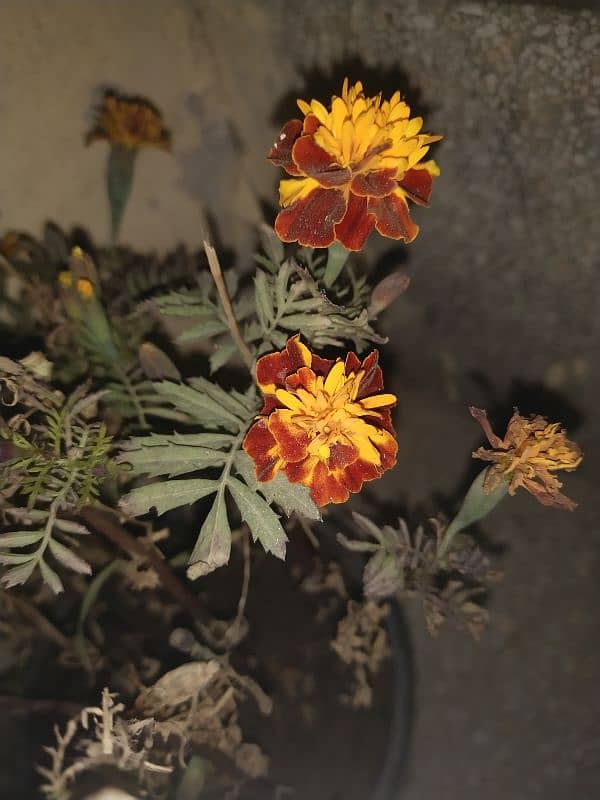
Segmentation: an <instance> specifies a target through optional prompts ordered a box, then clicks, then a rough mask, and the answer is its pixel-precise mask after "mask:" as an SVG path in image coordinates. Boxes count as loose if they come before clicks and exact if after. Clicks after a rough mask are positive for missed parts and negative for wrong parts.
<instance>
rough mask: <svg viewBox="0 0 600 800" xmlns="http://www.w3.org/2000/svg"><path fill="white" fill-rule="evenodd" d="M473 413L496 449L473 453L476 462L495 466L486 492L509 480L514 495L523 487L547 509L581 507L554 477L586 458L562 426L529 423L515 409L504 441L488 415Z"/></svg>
mask: <svg viewBox="0 0 600 800" xmlns="http://www.w3.org/2000/svg"><path fill="white" fill-rule="evenodd" d="M469 410H470V411H471V414H472V416H473V417H474V418H475V419H476V420H477V422H479V424H480V425H481V427H482V428H483V431H484V433H485V435H486V436H487V439H488V441H489V443H490V444H491V445H492V447H493V448H494V449H493V450H486V449H485V448H484V447H480V448H479V449H478V450H476V451H475V452H474V453H473V457H474V458H481V459H482V460H483V461H492V462H493V466H492V467H490V469H489V470H488V473H487V476H486V479H485V483H484V489H485V491H488V492H492V491H494V489H495V488H497V487H498V486H499V485H500V484H501V482H502V481H503V480H507V481H509V482H510V483H509V488H508V491H509V493H510V494H514V493H515V491H516V490H517V488H518V487H519V486H522V487H523V488H524V489H527V491H528V492H531V494H532V495H533V496H534V497H535V498H536V500H539V502H540V503H541V504H542V505H544V506H558V507H560V508H567V509H569V511H572V510H573V509H574V508H575V507H576V506H577V503H575V502H574V501H573V500H570V499H569V498H568V497H565V495H564V494H562V493H561V492H560V491H559V489H560V488H561V487H562V483H561V482H560V481H559V480H558V478H556V476H555V475H554V474H553V473H554V472H556V471H557V470H561V469H564V470H567V471H568V472H571V471H572V470H574V469H576V468H577V467H578V466H579V464H580V463H581V460H582V458H583V456H582V454H581V450H580V449H579V447H578V446H577V445H576V444H575V443H574V442H571V441H570V440H569V439H567V436H566V433H565V431H564V430H563V429H562V427H561V425H560V423H558V422H553V423H549V422H548V421H547V420H546V419H544V417H540V416H534V417H531V419H527V418H526V417H522V416H521V415H520V414H519V412H518V410H516V409H515V413H514V414H513V416H512V417H511V419H510V421H509V423H508V427H507V429H506V435H505V437H504V439H500V437H499V436H496V434H495V433H494V432H493V431H492V429H491V427H490V423H489V422H488V418H487V414H486V412H485V411H483V410H482V409H480V408H471V409H469Z"/></svg>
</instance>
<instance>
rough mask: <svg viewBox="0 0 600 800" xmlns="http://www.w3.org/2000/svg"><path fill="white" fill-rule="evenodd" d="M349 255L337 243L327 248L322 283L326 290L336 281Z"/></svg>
mask: <svg viewBox="0 0 600 800" xmlns="http://www.w3.org/2000/svg"><path fill="white" fill-rule="evenodd" d="M349 255H350V253H349V251H348V250H346V248H345V247H344V246H343V245H341V244H340V243H339V242H334V243H333V244H332V245H331V246H330V247H329V252H328V254H327V265H326V267H325V274H324V275H323V283H324V284H325V286H326V287H327V288H328V289H331V287H332V286H333V284H334V283H335V282H336V280H337V279H338V277H339V275H340V272H341V271H342V269H343V267H344V264H345V263H346V261H347V260H348V256H349Z"/></svg>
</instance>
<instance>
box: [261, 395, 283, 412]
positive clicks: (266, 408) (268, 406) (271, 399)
mask: <svg viewBox="0 0 600 800" xmlns="http://www.w3.org/2000/svg"><path fill="white" fill-rule="evenodd" d="M276 408H283V405H282V404H281V403H280V402H279V400H278V399H277V398H276V397H275V395H274V394H266V395H265V396H264V402H263V406H262V408H261V410H260V413H261V414H263V415H264V416H265V417H268V416H269V414H270V413H271V412H272V411H275V409H276Z"/></svg>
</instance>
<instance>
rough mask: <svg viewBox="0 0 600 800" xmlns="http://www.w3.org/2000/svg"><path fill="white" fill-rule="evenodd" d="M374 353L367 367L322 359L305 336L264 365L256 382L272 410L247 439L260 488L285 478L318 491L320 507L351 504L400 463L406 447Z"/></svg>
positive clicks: (315, 493) (314, 495) (349, 359)
mask: <svg viewBox="0 0 600 800" xmlns="http://www.w3.org/2000/svg"><path fill="white" fill-rule="evenodd" d="M377 360H378V353H377V351H373V352H372V353H371V354H370V355H368V356H367V357H366V358H365V359H364V361H362V362H361V361H360V359H359V358H358V357H357V356H356V355H355V354H354V353H349V354H348V355H347V356H346V359H345V360H344V361H342V360H339V359H338V360H337V361H332V360H329V359H325V358H320V357H319V356H317V355H314V354H313V353H311V352H310V350H309V349H308V347H306V346H305V345H303V344H302V342H301V341H300V339H299V337H298V336H294V337H293V338H291V339H289V340H288V343H287V345H286V347H285V349H284V350H282V351H281V352H278V353H271V354H269V355H266V356H263V357H262V358H260V359H259V360H258V362H257V364H256V378H257V382H258V385H259V387H260V389H261V391H262V392H263V394H264V406H263V408H262V411H261V413H260V416H259V417H258V419H257V420H256V422H254V424H253V425H252V427H251V428H250V430H249V431H248V433H247V434H246V438H245V439H244V450H245V451H246V453H248V455H249V456H250V458H252V460H253V461H254V464H255V468H256V475H257V478H258V480H259V481H270V480H272V479H273V478H274V477H275V476H276V475H277V473H278V472H280V471H282V472H283V473H284V474H285V475H286V477H287V479H288V480H289V481H290V483H302V484H303V485H304V486H307V487H309V488H310V490H311V496H312V498H313V500H314V501H315V503H316V504H317V505H318V506H324V505H327V503H343V502H345V501H346V500H347V499H348V496H349V494H350V492H358V491H360V489H361V487H362V485H363V483H364V482H365V481H371V480H374V479H375V478H379V477H380V476H381V475H382V474H383V473H384V472H385V470H388V469H390V468H391V467H393V466H394V464H395V463H396V453H397V450H398V446H397V443H396V438H395V434H394V428H393V426H392V419H391V413H390V409H391V408H392V407H393V406H394V405H395V404H396V397H395V396H394V395H393V394H383V393H382V389H383V378H382V373H381V369H380V367H379V366H378V364H377Z"/></svg>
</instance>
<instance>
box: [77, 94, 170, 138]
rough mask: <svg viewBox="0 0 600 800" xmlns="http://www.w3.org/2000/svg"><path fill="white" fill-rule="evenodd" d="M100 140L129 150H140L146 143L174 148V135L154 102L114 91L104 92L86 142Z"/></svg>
mask: <svg viewBox="0 0 600 800" xmlns="http://www.w3.org/2000/svg"><path fill="white" fill-rule="evenodd" d="M98 139H100V140H106V141H107V142H109V143H110V144H112V145H117V146H119V147H123V148H125V149H126V150H139V148H140V147H143V146H144V145H153V146H154V147H159V148H160V149H161V150H170V149H171V134H170V132H169V130H168V129H167V128H166V127H165V124H164V122H163V118H162V114H161V113H160V111H159V110H158V109H157V108H156V107H155V106H154V105H152V103H150V102H149V101H148V100H145V99H144V98H143V97H127V96H125V95H119V94H116V93H115V92H112V91H107V92H106V93H105V95H104V98H103V100H102V103H101V104H100V107H99V108H98V110H97V113H96V122H95V125H94V127H93V128H92V130H91V131H90V132H89V133H88V134H87V136H86V138H85V142H86V144H90V143H91V142H95V141H96V140H98Z"/></svg>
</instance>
